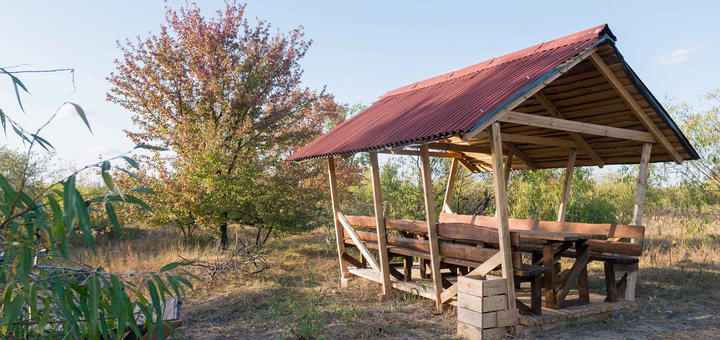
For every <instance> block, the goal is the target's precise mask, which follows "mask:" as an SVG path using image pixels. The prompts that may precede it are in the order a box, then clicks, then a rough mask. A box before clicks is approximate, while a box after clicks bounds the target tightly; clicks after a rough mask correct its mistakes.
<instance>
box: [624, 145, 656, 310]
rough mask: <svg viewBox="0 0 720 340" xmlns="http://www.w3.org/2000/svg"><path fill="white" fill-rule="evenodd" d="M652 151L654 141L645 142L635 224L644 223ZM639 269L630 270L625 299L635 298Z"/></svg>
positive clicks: (636, 241)
mask: <svg viewBox="0 0 720 340" xmlns="http://www.w3.org/2000/svg"><path fill="white" fill-rule="evenodd" d="M651 151H652V143H645V144H643V149H642V156H640V169H638V179H637V194H636V196H635V210H634V212H633V221H632V224H633V225H642V223H643V207H644V206H645V189H646V188H647V178H648V170H649V166H650V152H651ZM630 241H631V242H632V243H638V242H639V240H637V239H632V240H630ZM637 274H638V271H634V272H629V273H628V276H627V288H626V289H625V300H630V301H632V300H635V284H636V282H637Z"/></svg>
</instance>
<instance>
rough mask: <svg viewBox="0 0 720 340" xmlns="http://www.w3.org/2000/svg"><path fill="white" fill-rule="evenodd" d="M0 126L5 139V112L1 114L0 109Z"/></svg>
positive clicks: (0, 110)
mask: <svg viewBox="0 0 720 340" xmlns="http://www.w3.org/2000/svg"><path fill="white" fill-rule="evenodd" d="M0 124H2V128H3V133H4V134H5V138H7V126H6V125H5V124H6V123H5V112H3V110H2V109H0Z"/></svg>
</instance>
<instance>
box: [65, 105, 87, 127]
mask: <svg viewBox="0 0 720 340" xmlns="http://www.w3.org/2000/svg"><path fill="white" fill-rule="evenodd" d="M67 104H71V105H72V106H74V107H75V111H77V113H78V115H80V118H82V120H83V122H85V125H86V126H87V128H88V130H90V133H91V134H92V129H91V128H90V123H88V120H87V116H86V115H85V110H83V109H82V107H80V105H78V104H75V103H71V102H67Z"/></svg>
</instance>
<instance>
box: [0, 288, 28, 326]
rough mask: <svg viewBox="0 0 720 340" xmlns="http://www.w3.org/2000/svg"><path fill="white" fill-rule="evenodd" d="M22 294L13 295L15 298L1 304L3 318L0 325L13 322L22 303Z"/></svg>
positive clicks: (18, 314) (18, 313)
mask: <svg viewBox="0 0 720 340" xmlns="http://www.w3.org/2000/svg"><path fill="white" fill-rule="evenodd" d="M22 302H23V296H22V294H17V295H15V298H14V299H13V300H12V301H11V302H10V303H6V304H4V305H3V313H2V314H3V318H2V320H0V327H2V326H5V325H7V324H9V323H11V322H14V321H15V319H17V317H18V316H20V311H21V310H22V305H23V303H22Z"/></svg>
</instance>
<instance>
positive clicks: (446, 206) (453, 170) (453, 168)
mask: <svg viewBox="0 0 720 340" xmlns="http://www.w3.org/2000/svg"><path fill="white" fill-rule="evenodd" d="M458 163H459V161H458V160H457V159H453V160H452V164H451V165H450V174H449V175H448V182H447V188H446V189H445V199H444V200H443V212H446V213H448V214H452V213H453V212H452V209H451V208H450V200H452V194H453V189H454V188H455V175H457V169H458Z"/></svg>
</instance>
